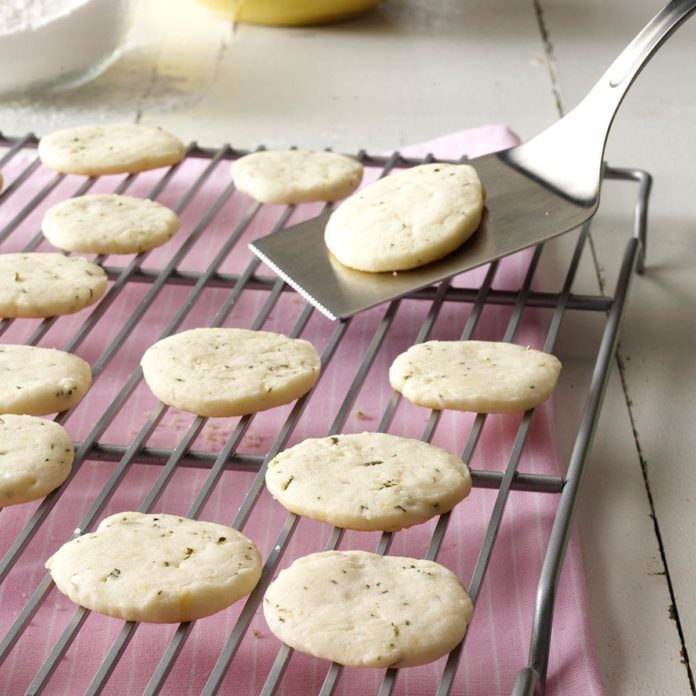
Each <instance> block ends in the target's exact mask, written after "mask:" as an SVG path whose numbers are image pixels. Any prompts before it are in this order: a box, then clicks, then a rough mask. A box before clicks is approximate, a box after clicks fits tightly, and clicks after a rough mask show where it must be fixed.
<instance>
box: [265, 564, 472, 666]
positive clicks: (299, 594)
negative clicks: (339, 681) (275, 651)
mask: <svg viewBox="0 0 696 696" xmlns="http://www.w3.org/2000/svg"><path fill="white" fill-rule="evenodd" d="M472 611H473V606H472V603H471V600H470V599H469V596H468V595H467V593H466V591H465V590H464V588H463V587H462V584H461V583H460V582H459V580H458V578H457V576H456V575H454V573H452V572H451V571H449V570H448V569H447V568H445V567H444V566H441V565H440V564H438V563H434V562H433V561H424V560H418V559H415V558H401V557H398V556H379V555H377V554H374V553H367V552H366V551H325V552H322V553H314V554H311V555H310V556H305V557H303V558H299V559H298V560H296V561H295V562H294V563H293V564H292V565H291V566H290V567H289V568H286V569H285V570H283V571H282V572H281V573H280V574H279V575H278V578H277V579H276V580H275V581H274V582H273V583H272V584H271V585H270V587H269V588H268V590H267V591H266V596H265V597H264V600H263V613H264V616H265V617H266V622H267V623H268V626H269V628H270V629H271V631H273V633H274V634H275V635H276V636H277V637H278V638H280V640H282V641H283V642H284V643H287V645H289V646H290V647H292V648H295V650H299V651H301V652H304V653H309V654H310V655H314V656H315V657H323V658H325V659H327V660H332V661H333V662H337V663H339V664H341V665H346V666H349V667H413V666H415V665H422V664H425V663H426V662H432V661H433V660H437V659H438V658H439V657H441V656H442V655H445V654H446V653H448V652H450V650H452V649H453V648H454V647H455V646H456V645H457V644H458V643H459V642H460V641H461V640H462V638H463V637H464V633H465V632H466V627H467V624H468V623H469V621H470V619H471V614H472Z"/></svg>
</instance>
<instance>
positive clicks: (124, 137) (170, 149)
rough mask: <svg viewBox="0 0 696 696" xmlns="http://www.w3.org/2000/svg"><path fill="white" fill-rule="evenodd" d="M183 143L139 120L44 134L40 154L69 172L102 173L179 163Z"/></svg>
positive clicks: (51, 163)
mask: <svg viewBox="0 0 696 696" xmlns="http://www.w3.org/2000/svg"><path fill="white" fill-rule="evenodd" d="M185 152H186V148H185V147H184V144H183V143H182V142H181V141H180V140H179V138H177V137H176V136H174V135H172V134H171V133H168V132H167V131H165V130H164V129H162V128H158V127H154V126H143V125H140V124H138V123H110V124H105V125H101V126H78V127H77V128H66V129H65V130H59V131H55V132H54V133H51V134H49V135H45V136H44V137H43V138H41V140H40V141H39V157H40V158H41V161H42V162H43V163H44V164H45V165H46V166H47V167H50V168H51V169H55V170H56V171H58V172H64V173H66V174H84V175H85V176H101V175H102V174H124V173H135V172H142V171H145V170H146V169H156V168H157V167H166V166H169V165H171V164H176V163H177V162H178V161H179V160H180V159H181V158H182V157H183V156H184V154H185Z"/></svg>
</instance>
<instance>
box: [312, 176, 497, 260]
mask: <svg viewBox="0 0 696 696" xmlns="http://www.w3.org/2000/svg"><path fill="white" fill-rule="evenodd" d="M483 204H484V191H483V187H482V186H481V182H480V181H479V178H478V175H477V174H476V171H475V170H474V168H473V167H471V166H469V165H466V164H423V165H421V166H419V167H413V168H412V169H406V170H405V171H402V172H399V173H398V174H392V175H391V176H387V177H385V178H383V179H379V180H378V181H376V182H375V183H374V184H372V185H371V186H368V187H366V188H364V189H363V190H362V191H360V192H359V193H357V194H356V195H355V196H352V197H351V198H349V199H348V200H347V201H345V202H344V203H342V204H341V205H340V206H339V207H338V208H337V209H336V210H335V211H334V213H333V214H332V215H331V217H330V218H329V222H328V224H327V225H326V231H325V240H326V245H327V246H328V247H329V250H330V251H331V253H332V254H333V255H334V256H335V257H336V258H337V259H338V260H339V261H340V262H341V263H342V264H344V265H346V266H350V267H351V268H357V269H358V270H360V271H372V272H377V271H402V270H407V269H409V268H415V267H416V266H422V265H424V264H426V263H430V262H431V261H435V260H436V259H439V258H442V257H443V256H446V255H447V254H449V253H450V252H451V251H454V250H455V249H456V248H457V247H458V246H460V245H461V244H462V243H463V242H464V241H466V240H467V239H468V238H469V237H470V236H471V235H472V234H473V233H474V231H475V230H476V228H477V227H478V226H479V223H480V222H481V213H482V212H483Z"/></svg>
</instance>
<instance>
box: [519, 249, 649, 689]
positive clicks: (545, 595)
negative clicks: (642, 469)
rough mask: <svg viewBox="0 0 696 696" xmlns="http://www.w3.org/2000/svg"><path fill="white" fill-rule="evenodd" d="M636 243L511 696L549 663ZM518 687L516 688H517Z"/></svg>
mask: <svg viewBox="0 0 696 696" xmlns="http://www.w3.org/2000/svg"><path fill="white" fill-rule="evenodd" d="M640 253H641V240H640V239H639V238H638V237H631V239H629V241H628V244H627V246H626V252H625V254H624V258H623V262H622V264H621V271H620V273H619V279H618V281H617V284H616V292H615V295H614V302H613V304H612V308H611V311H610V312H609V317H608V319H607V324H606V328H605V329H604V335H603V336H602V343H601V345H600V348H599V353H598V356H597V361H596V363H595V367H594V372H593V374H592V382H591V386H590V392H589V395H588V397H587V403H586V404H585V409H584V412H583V417H582V422H581V424H580V430H579V431H578V436H577V439H576V440H575V446H574V447H573V453H572V455H571V457H570V463H569V465H568V477H567V480H566V485H565V486H564V488H563V492H562V493H561V498H560V502H559V505H558V512H557V514H556V519H555V521H554V525H553V529H552V531H551V537H550V538H549V546H548V549H547V552H546V556H545V558H544V565H543V567H542V571H541V575H540V578H539V586H538V589H537V599H536V606H535V610H534V623H533V626H532V640H531V645H530V651H529V667H527V668H526V669H523V670H521V671H520V672H519V673H518V677H517V682H516V683H515V687H514V688H515V690H514V691H513V695H514V696H523V695H525V694H531V693H534V692H533V691H528V690H527V689H528V687H529V685H530V683H532V684H533V682H530V679H532V676H531V674H532V673H533V675H534V678H535V679H537V680H538V683H537V685H536V689H537V692H538V693H542V692H543V690H544V683H545V681H546V670H547V667H548V660H549V649H550V645H551V625H552V622H553V610H554V603H555V599H556V590H557V588H558V580H559V578H560V575H561V569H562V568H563V559H564V557H565V552H566V549H567V546H568V539H569V538H570V531H571V526H572V523H573V517H574V514H575V508H576V505H577V501H578V498H579V492H580V488H581V485H582V479H583V475H584V471H585V463H586V459H587V456H588V454H589V451H590V448H591V446H592V440H593V438H594V433H595V429H596V427H597V422H598V420H599V412H600V408H601V405H602V401H603V399H604V392H605V390H606V387H607V383H608V381H609V373H610V369H611V364H612V362H613V359H614V353H615V351H616V344H617V341H618V337H619V328H620V326H621V319H622V316H623V312H624V308H625V304H626V298H627V295H628V289H629V286H630V283H631V279H632V276H633V273H634V271H635V270H636V266H637V264H638V262H639V259H640ZM518 688H519V689H521V690H518Z"/></svg>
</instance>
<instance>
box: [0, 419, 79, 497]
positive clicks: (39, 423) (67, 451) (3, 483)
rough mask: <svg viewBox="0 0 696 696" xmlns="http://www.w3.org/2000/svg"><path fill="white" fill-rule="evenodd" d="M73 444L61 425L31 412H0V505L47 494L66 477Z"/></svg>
mask: <svg viewBox="0 0 696 696" xmlns="http://www.w3.org/2000/svg"><path fill="white" fill-rule="evenodd" d="M73 456H74V452H73V446H72V442H71V440H70V438H69V437H68V434H67V433H66V432H65V430H64V429H63V427H62V426H60V425H59V424H58V423H54V422H53V421H49V420H44V419H43V418H35V417H34V416H16V415H12V414H8V413H6V414H4V415H3V416H0V507H7V506H8V505H16V504H17V503H28V502H29V501H31V500H37V499H38V498H43V496H45V495H48V494H49V493H50V492H51V491H52V490H54V489H55V488H58V486H60V484H61V483H63V481H65V479H66V478H67V477H68V474H69V473H70V469H71V468H72V461H73Z"/></svg>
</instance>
